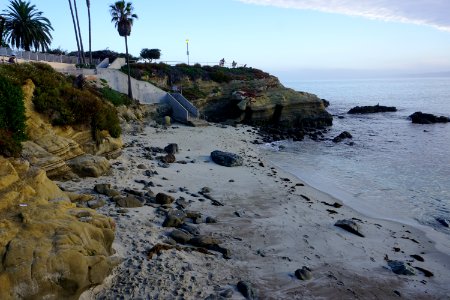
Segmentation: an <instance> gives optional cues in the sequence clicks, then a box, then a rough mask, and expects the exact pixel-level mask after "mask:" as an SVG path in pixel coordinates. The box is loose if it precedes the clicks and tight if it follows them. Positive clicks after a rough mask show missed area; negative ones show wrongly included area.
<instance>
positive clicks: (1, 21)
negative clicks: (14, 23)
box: [0, 16, 6, 47]
mask: <svg viewBox="0 0 450 300" xmlns="http://www.w3.org/2000/svg"><path fill="white" fill-rule="evenodd" d="M5 22H6V20H5V18H3V17H2V16H0V47H3V29H4V28H5Z"/></svg>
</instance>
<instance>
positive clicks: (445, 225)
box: [436, 218, 450, 228]
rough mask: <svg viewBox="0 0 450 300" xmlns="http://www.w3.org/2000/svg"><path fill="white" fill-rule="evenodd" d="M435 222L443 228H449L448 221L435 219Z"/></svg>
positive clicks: (449, 223) (449, 222)
mask: <svg viewBox="0 0 450 300" xmlns="http://www.w3.org/2000/svg"><path fill="white" fill-rule="evenodd" d="M436 221H438V222H439V224H441V225H442V226H444V227H447V228H448V227H450V221H449V220H447V219H444V218H436Z"/></svg>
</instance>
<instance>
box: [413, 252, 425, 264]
mask: <svg viewBox="0 0 450 300" xmlns="http://www.w3.org/2000/svg"><path fill="white" fill-rule="evenodd" d="M410 256H411V257H412V258H414V259H415V260H417V261H421V262H424V261H425V259H424V258H423V257H422V256H420V255H417V254H413V255H410Z"/></svg>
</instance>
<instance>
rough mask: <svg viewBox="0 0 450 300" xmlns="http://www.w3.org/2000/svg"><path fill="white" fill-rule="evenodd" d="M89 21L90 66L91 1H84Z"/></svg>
mask: <svg viewBox="0 0 450 300" xmlns="http://www.w3.org/2000/svg"><path fill="white" fill-rule="evenodd" d="M86 6H87V10H88V19H89V65H90V66H91V65H92V39H91V1H90V0H86Z"/></svg>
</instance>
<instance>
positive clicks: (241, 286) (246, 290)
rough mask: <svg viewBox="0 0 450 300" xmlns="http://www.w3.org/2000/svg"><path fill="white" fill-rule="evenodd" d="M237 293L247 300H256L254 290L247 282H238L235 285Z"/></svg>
mask: <svg viewBox="0 0 450 300" xmlns="http://www.w3.org/2000/svg"><path fill="white" fill-rule="evenodd" d="M237 289H238V291H239V292H240V293H241V294H242V296H244V297H245V299H248V300H254V299H257V296H256V290H255V288H254V287H253V285H252V284H251V283H250V282H248V281H239V282H238V284H237Z"/></svg>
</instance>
